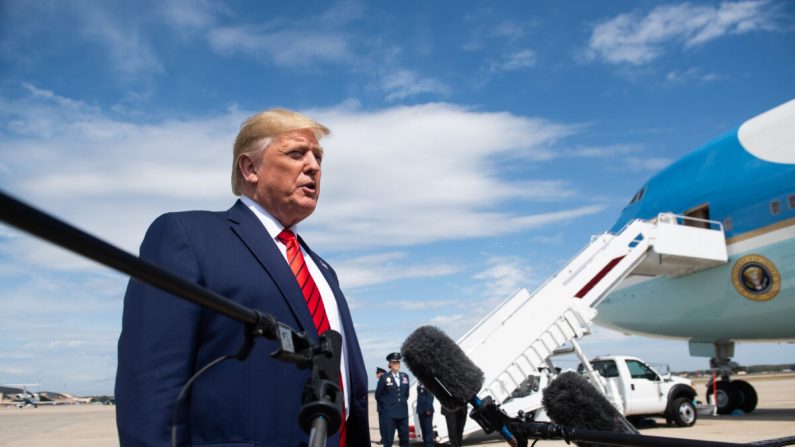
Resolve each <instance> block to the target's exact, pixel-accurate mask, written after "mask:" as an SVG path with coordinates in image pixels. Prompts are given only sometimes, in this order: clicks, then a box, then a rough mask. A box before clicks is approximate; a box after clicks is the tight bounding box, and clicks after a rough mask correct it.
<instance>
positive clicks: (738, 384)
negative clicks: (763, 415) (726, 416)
mask: <svg viewBox="0 0 795 447" xmlns="http://www.w3.org/2000/svg"><path fill="white" fill-rule="evenodd" d="M732 385H734V387H735V388H736V389H737V391H738V392H739V393H740V396H741V399H740V404H739V405H738V406H737V408H739V409H740V410H743V412H745V413H750V412H752V411H754V410H755V409H756V404H757V402H758V400H759V399H758V398H757V396H756V390H755V389H754V387H753V386H752V385H751V384H750V383H748V382H746V381H745V380H732Z"/></svg>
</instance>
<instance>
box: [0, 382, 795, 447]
mask: <svg viewBox="0 0 795 447" xmlns="http://www.w3.org/2000/svg"><path fill="white" fill-rule="evenodd" d="M742 379H743V380H747V381H748V382H750V383H751V384H753V385H754V387H755V388H756V391H757V393H758V395H759V405H758V407H757V409H756V411H754V412H753V413H749V414H745V415H740V416H699V419H698V421H697V422H696V424H695V425H694V426H693V427H688V428H676V427H668V426H666V425H665V421H664V420H663V419H656V420H655V422H656V426H652V427H649V428H643V429H641V433H642V434H644V435H650V436H662V437H671V438H688V439H698V440H709V441H725V442H738V443H743V442H752V441H760V440H766V439H772V438H780V437H785V436H795V374H782V375H753V376H752V375H747V376H743V377H742ZM704 381H705V379H702V380H700V381H696V389H697V390H698V391H699V393H700V395H699V399H700V400H702V401H705V397H704V389H705V387H704ZM434 421H435V423H444V422H443V421H444V419H443V417H442V416H441V415H439V416H436V419H434ZM370 425H371V429H370V433H371V438H372V439H373V441H376V440H378V439H379V435H378V417H377V415H376V412H375V405H374V404H371V405H370ZM42 445H57V446H63V447H77V446H80V447H107V446H117V445H119V440H118V436H117V434H116V422H115V407H113V406H106V405H69V406H58V407H43V406H42V407H39V408H24V409H18V408H13V407H10V408H0V446H2V447H31V446H42ZM375 445H376V444H375V443H373V446H375ZM396 445H397V444H396ZM464 445H466V446H492V445H506V444H505V442H504V441H503V440H502V439H500V438H496V437H495V438H488V439H482V438H481V439H468V440H464ZM565 445H566V443H565V442H564V441H543V440H542V441H538V443H537V444H536V446H537V447H553V446H554V447H557V446H565ZM351 447H357V446H351Z"/></svg>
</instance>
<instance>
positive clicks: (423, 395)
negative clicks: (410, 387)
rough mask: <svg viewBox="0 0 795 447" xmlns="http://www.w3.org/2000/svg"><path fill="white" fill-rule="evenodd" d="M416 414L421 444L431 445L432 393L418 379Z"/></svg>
mask: <svg viewBox="0 0 795 447" xmlns="http://www.w3.org/2000/svg"><path fill="white" fill-rule="evenodd" d="M417 415H418V416H419V418H420V432H421V433H422V442H423V445H424V446H425V447H433V394H431V392H430V391H428V388H425V385H423V384H422V382H420V381H417Z"/></svg>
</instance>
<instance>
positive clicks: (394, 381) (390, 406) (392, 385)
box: [375, 352, 409, 447]
mask: <svg viewBox="0 0 795 447" xmlns="http://www.w3.org/2000/svg"><path fill="white" fill-rule="evenodd" d="M400 358H401V357H400V353H399V352H393V353H391V354H389V355H388V356H386V359H387V361H388V362H389V371H387V373H386V374H384V375H383V376H381V378H380V379H378V385H377V386H376V387H375V399H376V402H378V403H379V405H381V420H382V421H383V423H384V431H383V432H382V435H383V436H384V446H385V447H391V446H392V441H393V440H394V438H395V429H397V432H398V439H400V447H408V445H409V408H408V400H409V375H408V374H406V373H403V372H400Z"/></svg>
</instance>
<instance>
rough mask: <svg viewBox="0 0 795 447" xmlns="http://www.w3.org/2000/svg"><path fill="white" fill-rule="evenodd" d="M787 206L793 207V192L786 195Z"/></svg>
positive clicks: (794, 199)
mask: <svg viewBox="0 0 795 447" xmlns="http://www.w3.org/2000/svg"><path fill="white" fill-rule="evenodd" d="M787 206H788V207H789V209H793V208H795V194H793V195H791V196H789V197H787Z"/></svg>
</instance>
